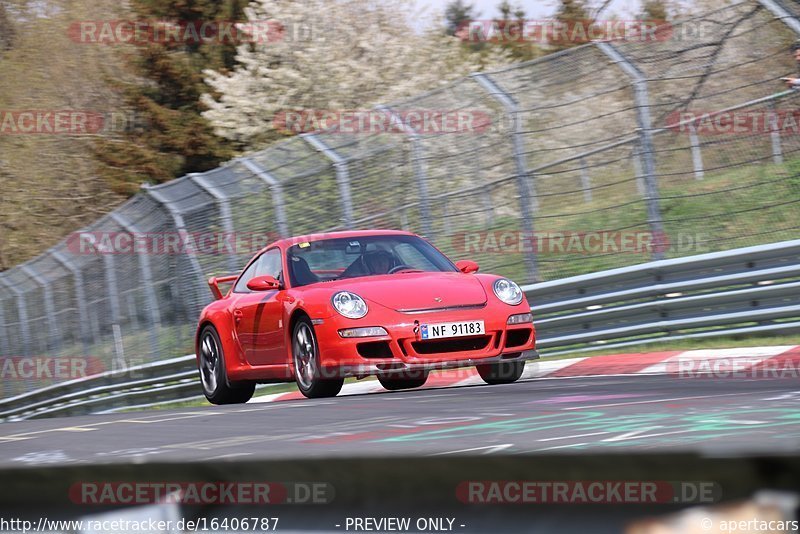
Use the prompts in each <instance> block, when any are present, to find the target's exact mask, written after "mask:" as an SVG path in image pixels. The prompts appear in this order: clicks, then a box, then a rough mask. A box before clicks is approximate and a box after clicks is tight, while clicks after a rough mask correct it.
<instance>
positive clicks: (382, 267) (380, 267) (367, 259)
mask: <svg viewBox="0 0 800 534" xmlns="http://www.w3.org/2000/svg"><path fill="white" fill-rule="evenodd" d="M364 265H366V267H367V270H368V271H369V272H370V274H387V273H388V272H389V270H390V269H391V268H392V265H394V256H392V254H391V252H387V251H385V250H373V251H372V252H367V253H365V254H364Z"/></svg>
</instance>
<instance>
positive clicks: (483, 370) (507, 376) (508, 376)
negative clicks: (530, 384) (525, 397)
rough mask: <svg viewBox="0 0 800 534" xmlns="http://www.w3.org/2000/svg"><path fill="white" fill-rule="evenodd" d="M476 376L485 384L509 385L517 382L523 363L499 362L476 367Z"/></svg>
mask: <svg viewBox="0 0 800 534" xmlns="http://www.w3.org/2000/svg"><path fill="white" fill-rule="evenodd" d="M475 367H476V369H478V374H479V375H481V378H482V379H483V381H484V382H486V383H487V384H511V383H513V382H516V381H517V380H519V377H521V376H522V371H524V370H525V362H524V361H520V362H500V363H487V364H485V365H476V366H475Z"/></svg>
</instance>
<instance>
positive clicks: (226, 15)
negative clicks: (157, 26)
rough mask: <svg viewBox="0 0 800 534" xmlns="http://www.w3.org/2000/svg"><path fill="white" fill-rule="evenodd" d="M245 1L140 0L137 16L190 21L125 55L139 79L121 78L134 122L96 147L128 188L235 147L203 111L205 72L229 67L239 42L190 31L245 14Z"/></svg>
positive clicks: (111, 178)
mask: <svg viewBox="0 0 800 534" xmlns="http://www.w3.org/2000/svg"><path fill="white" fill-rule="evenodd" d="M244 3H245V2H244V0H224V1H220V2H217V1H215V0H183V1H181V2H165V1H163V0H134V1H133V2H132V7H133V9H134V10H135V13H136V15H137V18H138V19H139V20H143V21H148V22H155V21H173V22H175V23H176V24H179V25H181V27H182V28H186V30H187V32H186V33H184V32H182V33H181V35H182V36H183V37H182V38H180V39H176V40H172V41H171V40H166V39H159V38H155V39H149V40H148V42H146V43H137V45H138V49H137V50H136V52H134V53H133V54H132V55H129V57H128V58H127V61H128V65H129V66H130V69H131V70H132V72H133V74H134V75H135V76H136V80H134V81H132V82H131V81H129V82H126V83H118V84H117V89H118V90H119V91H120V92H121V93H122V95H123V97H124V101H125V104H126V106H127V107H128V108H129V109H130V110H131V111H132V115H133V116H134V117H135V119H136V121H135V123H134V124H131V125H129V127H128V128H127V129H126V131H124V132H123V133H122V134H121V135H119V136H117V138H111V139H101V140H100V141H99V142H98V143H97V146H96V150H95V154H96V157H97V159H98V160H99V161H100V172H101V174H102V176H103V177H104V178H105V179H106V181H107V182H108V183H109V184H110V186H111V188H112V189H113V190H114V191H116V192H118V193H122V194H133V193H135V192H137V191H138V189H139V186H140V184H141V183H142V182H155V183H159V182H164V181H168V180H171V179H173V178H175V177H177V176H181V175H183V174H186V173H190V172H202V171H206V170H209V169H212V168H214V167H217V166H218V165H219V164H220V163H222V162H224V161H225V160H227V159H229V158H230V157H231V156H232V155H233V149H234V147H232V146H231V145H230V144H229V143H226V142H225V140H224V139H220V138H219V137H217V136H216V135H214V133H213V131H212V128H211V126H210V125H209V124H208V122H207V120H206V119H205V118H203V116H202V115H201V114H202V112H203V111H204V110H205V108H204V107H203V106H202V104H201V103H200V96H201V95H202V94H203V93H204V92H206V91H207V90H208V88H207V87H206V86H205V85H204V82H203V75H202V71H203V70H204V69H207V68H214V69H219V70H222V71H225V70H226V69H229V68H231V67H232V66H233V65H234V58H235V46H236V43H235V42H227V41H226V40H225V39H210V40H208V41H204V40H203V39H194V38H192V34H191V33H190V32H188V30H190V29H192V28H200V27H201V26H202V24H204V23H208V22H212V23H216V22H220V23H225V21H232V20H237V19H239V20H241V18H242V15H243V7H244Z"/></svg>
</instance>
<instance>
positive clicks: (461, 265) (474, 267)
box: [456, 260, 478, 274]
mask: <svg viewBox="0 0 800 534" xmlns="http://www.w3.org/2000/svg"><path fill="white" fill-rule="evenodd" d="M456 267H458V270H459V271H461V272H462V273H464V274H469V273H477V272H478V264H477V263H475V262H474V261H472V260H461V261H457V262H456Z"/></svg>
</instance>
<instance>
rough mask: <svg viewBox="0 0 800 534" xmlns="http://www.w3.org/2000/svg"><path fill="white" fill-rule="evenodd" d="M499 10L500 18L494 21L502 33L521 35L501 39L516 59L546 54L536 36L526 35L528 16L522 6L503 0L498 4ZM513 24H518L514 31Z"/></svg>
mask: <svg viewBox="0 0 800 534" xmlns="http://www.w3.org/2000/svg"><path fill="white" fill-rule="evenodd" d="M497 10H498V11H499V12H500V18H499V19H495V21H494V22H495V24H496V25H497V27H498V29H499V33H500V35H507V34H511V35H513V34H515V33H516V34H517V35H520V36H521V37H520V38H519V39H502V40H500V44H501V46H502V47H503V48H504V49H505V50H506V51H508V52H509V53H510V54H511V57H513V58H514V60H516V61H527V60H529V59H534V58H537V57H539V56H542V55H544V51H543V50H542V47H541V46H539V44H537V43H536V42H534V40H533V39H534V38H535V36H525V35H524V28H525V25H526V17H527V16H526V14H525V10H524V9H523V8H522V7H521V6H513V5H511V3H510V2H509V1H508V0H503V1H502V2H500V4H498V6H497ZM513 26H516V27H515V28H513V29H514V32H512V31H511V29H512V27H513ZM507 29H508V31H507Z"/></svg>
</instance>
